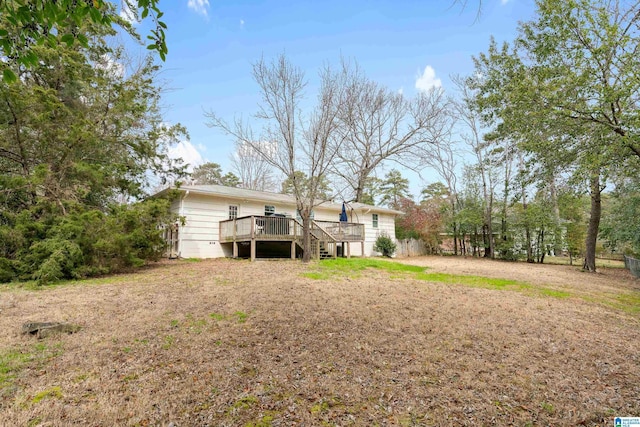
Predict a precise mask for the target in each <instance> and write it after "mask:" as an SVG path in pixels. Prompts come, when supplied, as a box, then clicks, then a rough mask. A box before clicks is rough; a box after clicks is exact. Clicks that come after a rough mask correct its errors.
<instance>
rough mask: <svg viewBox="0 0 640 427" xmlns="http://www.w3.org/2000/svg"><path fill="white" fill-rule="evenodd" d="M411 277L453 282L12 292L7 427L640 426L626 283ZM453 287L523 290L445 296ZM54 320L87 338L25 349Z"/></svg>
mask: <svg viewBox="0 0 640 427" xmlns="http://www.w3.org/2000/svg"><path fill="white" fill-rule="evenodd" d="M401 261H402V262H410V263H412V264H417V265H421V266H430V267H432V269H430V270H428V271H427V273H429V272H440V273H442V274H444V275H443V276H436V275H432V276H429V275H428V274H427V275H421V274H422V273H417V272H411V271H403V270H402V269H397V270H395V271H388V270H387V269H384V268H360V267H361V266H362V265H361V264H353V268H350V267H349V266H348V265H347V266H345V265H344V264H342V265H340V266H338V267H336V266H329V267H327V266H326V265H325V266H323V265H322V264H321V265H318V264H311V265H302V264H300V263H297V262H291V261H278V262H268V261H263V262H255V263H250V262H246V261H232V260H211V261H203V262H197V263H193V262H166V263H163V264H160V265H158V266H156V267H153V268H149V269H146V270H144V271H140V272H138V273H136V274H131V275H123V276H116V277H113V278H106V279H100V280H95V281H86V282H80V283H73V284H68V285H64V286H57V287H52V288H48V289H44V290H41V291H28V290H21V289H15V288H7V287H4V288H0V289H2V290H0V425H34V426H35V425H53V426H63V425H131V426H144V425H168V424H169V423H171V422H172V423H174V424H175V425H176V426H203V425H210V426H271V425H273V426H280V425H281V426H284V425H309V426H311V425H357V426H371V425H401V426H411V425H416V426H422V425H424V426H431V425H434V426H435V425H438V426H439V425H469V426H478V425H523V426H524V425H556V426H558V425H560V426H575V425H587V426H596V425H610V424H611V423H612V418H613V416H614V415H618V416H631V415H640V350H639V349H638V347H637V343H638V342H640V328H639V326H640V325H639V319H640V317H639V315H638V312H637V311H634V310H633V309H628V307H629V306H633V305H634V304H636V306H637V305H640V304H638V303H636V302H635V301H637V300H634V299H633V298H638V294H639V293H640V291H638V286H637V284H638V282H637V281H635V280H633V279H632V278H631V277H630V276H627V275H625V272H624V271H621V270H616V271H615V272H609V271H604V272H603V273H601V274H596V275H588V274H586V273H580V272H578V271H576V270H575V269H572V268H571V267H566V266H530V265H525V266H522V265H520V264H506V263H496V262H487V261H484V260H473V259H467V260H464V259H457V258H435V257H425V258H419V259H410V260H401ZM355 262H356V263H358V262H360V261H358V260H356V261H355ZM310 273H311V274H310ZM449 273H451V274H455V275H474V276H483V277H489V278H505V279H509V280H511V281H513V283H511V282H504V283H506V285H505V286H491V285H490V283H491V282H487V283H488V285H487V286H484V285H483V283H482V281H481V280H480V279H477V280H474V281H467V282H465V283H466V284H462V285H461V284H458V283H456V281H458V282H464V280H462V279H456V278H454V279H452V280H449V281H447V280H441V279H442V278H443V277H449V276H446V274H449ZM309 275H310V276H311V277H314V278H311V277H307V276H309ZM429 278H431V279H429ZM436 279H437V280H436ZM501 283H502V282H501ZM537 288H539V289H542V290H543V289H550V290H556V291H558V293H557V294H554V293H553V292H548V293H544V292H537V291H536V289H537ZM560 291H562V292H560ZM565 293H566V294H568V295H565ZM617 295H623V300H624V301H626V303H625V304H623V305H619V306H616V305H615V304H612V303H611V301H618V300H617V299H616V298H617V297H616V296H617ZM560 296H562V298H560ZM603 296H605V297H606V298H605V299H604V300H601V298H602V297H603ZM46 320H52V321H65V322H70V323H75V324H79V325H81V326H82V327H83V329H82V330H81V331H80V332H78V333H76V334H73V335H60V336H56V337H49V338H46V339H43V340H39V341H38V340H35V339H34V338H33V337H27V336H23V335H21V334H20V327H21V325H22V324H23V323H25V322H27V321H46Z"/></svg>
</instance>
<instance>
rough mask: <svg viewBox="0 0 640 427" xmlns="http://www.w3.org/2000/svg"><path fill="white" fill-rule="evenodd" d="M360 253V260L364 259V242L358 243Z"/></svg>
mask: <svg viewBox="0 0 640 427" xmlns="http://www.w3.org/2000/svg"><path fill="white" fill-rule="evenodd" d="M360 251H361V252H360V254H361V255H362V258H364V257H365V254H364V240H362V241H361V242H360Z"/></svg>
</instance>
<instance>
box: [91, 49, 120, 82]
mask: <svg viewBox="0 0 640 427" xmlns="http://www.w3.org/2000/svg"><path fill="white" fill-rule="evenodd" d="M96 68H98V69H100V70H104V71H106V73H107V74H109V75H110V76H111V77H113V78H116V79H117V78H122V77H124V65H122V64H121V63H119V62H118V61H116V60H115V59H113V58H112V57H111V56H110V55H108V54H103V55H101V56H100V59H99V60H98V61H96Z"/></svg>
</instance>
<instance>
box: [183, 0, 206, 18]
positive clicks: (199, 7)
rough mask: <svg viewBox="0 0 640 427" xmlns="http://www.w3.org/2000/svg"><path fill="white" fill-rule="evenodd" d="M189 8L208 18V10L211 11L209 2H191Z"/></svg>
mask: <svg viewBox="0 0 640 427" xmlns="http://www.w3.org/2000/svg"><path fill="white" fill-rule="evenodd" d="M187 6H188V7H189V9H191V10H193V11H194V12H196V13H198V14H200V15H202V16H207V14H208V12H207V10H208V9H209V0H189V2H188V3H187Z"/></svg>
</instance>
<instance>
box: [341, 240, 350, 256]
mask: <svg viewBox="0 0 640 427" xmlns="http://www.w3.org/2000/svg"><path fill="white" fill-rule="evenodd" d="M343 255H344V254H343ZM347 258H351V242H347Z"/></svg>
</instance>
